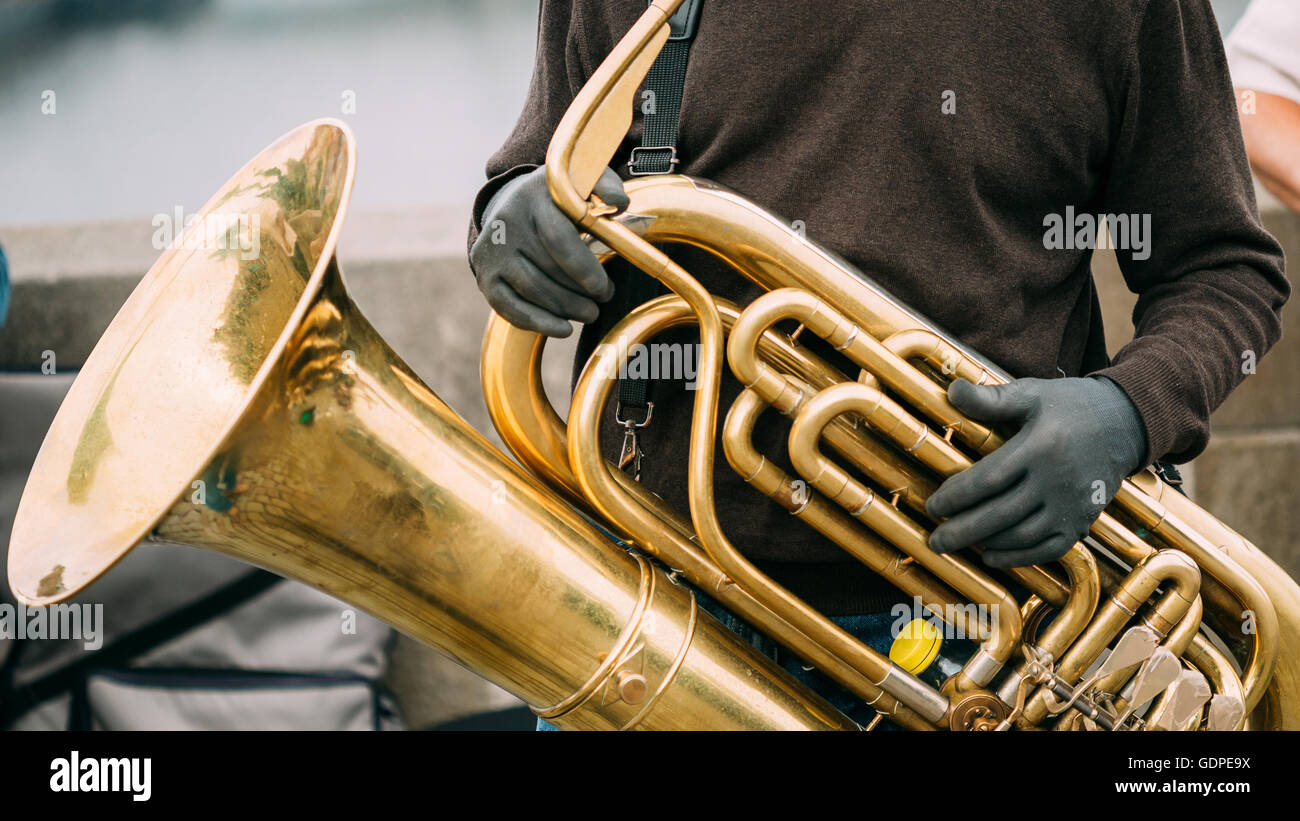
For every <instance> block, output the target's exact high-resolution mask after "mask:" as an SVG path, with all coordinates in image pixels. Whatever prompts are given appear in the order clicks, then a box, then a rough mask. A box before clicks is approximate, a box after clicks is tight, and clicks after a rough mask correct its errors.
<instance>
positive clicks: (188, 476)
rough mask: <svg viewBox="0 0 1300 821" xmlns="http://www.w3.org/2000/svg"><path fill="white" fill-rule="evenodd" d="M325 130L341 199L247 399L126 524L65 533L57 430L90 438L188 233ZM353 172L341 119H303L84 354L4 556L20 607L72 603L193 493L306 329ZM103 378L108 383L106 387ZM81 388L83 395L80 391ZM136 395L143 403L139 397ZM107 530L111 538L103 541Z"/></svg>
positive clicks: (64, 454)
mask: <svg viewBox="0 0 1300 821" xmlns="http://www.w3.org/2000/svg"><path fill="white" fill-rule="evenodd" d="M320 129H332V130H333V131H334V132H336V135H335V142H336V143H337V147H338V148H339V149H340V150H341V152H342V156H338V157H336V159H337V160H341V161H342V162H343V163H344V167H343V169H342V173H341V175H340V177H341V180H340V184H339V186H338V191H337V201H336V203H332V204H334V205H335V207H334V210H333V217H332V219H331V221H330V224H329V226H328V231H327V232H325V233H324V239H323V242H321V243H320V245H319V252H318V254H317V255H316V259H315V263H314V264H313V265H312V267H311V268H310V274H309V276H308V277H307V278H306V281H305V284H304V285H303V289H302V291H301V293H300V294H298V296H297V300H296V303H295V304H294V306H293V308H292V310H291V311H290V312H289V313H288V314H287V317H286V320H285V322H284V324H283V327H282V328H281V329H280V332H279V334H278V336H277V337H276V338H275V341H274V342H273V343H272V344H271V345H270V346H269V347H268V348H267V349H266V351H265V355H264V356H263V357H262V358H261V361H260V363H259V364H258V366H257V368H256V372H255V373H253V375H252V376H251V378H250V379H249V380H248V382H247V387H246V388H245V389H244V390H243V395H242V396H241V397H239V398H238V399H236V400H233V401H232V402H231V403H230V404H229V405H228V407H226V408H225V409H224V411H223V416H224V419H223V421H221V422H220V423H219V424H216V425H211V426H209V430H207V431H205V432H203V435H202V436H201V439H202V441H201V442H199V443H198V444H196V445H195V446H194V447H193V448H191V449H190V450H189V452H188V453H187V454H186V455H185V457H184V458H183V459H182V460H181V461H179V462H177V463H175V464H173V465H172V466H170V467H168V468H166V469H164V473H165V474H166V475H165V476H160V477H158V478H157V480H156V481H153V482H152V485H153V487H154V489H152V490H150V491H148V492H146V493H144V494H143V497H142V498H136V499H133V500H132V503H131V507H132V509H133V510H134V511H136V512H134V513H132V511H129V510H128V511H125V512H124V513H125V515H124V516H123V517H122V518H123V519H125V520H126V521H125V522H123V523H122V526H120V527H116V528H114V527H104V528H96V529H95V531H94V535H92V533H91V531H90V529H89V528H87V529H85V530H84V534H85V537H86V539H87V541H80V540H78V539H76V538H73V539H69V538H67V537H68V529H67V528H63V527H60V518H61V517H63V516H69V515H70V514H71V513H72V509H73V502H71V501H70V500H69V499H68V498H63V499H61V500H60V499H59V498H58V497H57V496H53V495H51V493H49V489H50V488H51V487H53V486H54V485H55V484H57V483H56V482H52V481H51V479H50V477H51V476H63V475H67V476H68V477H71V475H72V472H73V471H75V470H76V467H75V465H74V464H73V463H72V462H71V461H70V460H69V458H68V448H67V443H66V442H63V443H60V442H57V441H54V440H55V439H56V437H58V432H60V431H67V430H79V431H81V432H82V434H83V435H82V438H83V439H84V432H85V430H86V428H87V427H88V424H89V422H90V420H91V418H92V417H93V416H94V415H95V414H96V413H98V412H101V411H102V410H103V407H102V405H103V401H104V396H105V395H106V392H107V387H108V386H111V385H112V382H113V380H115V379H116V377H115V376H114V377H112V378H111V379H110V378H109V377H108V376H107V375H108V374H109V373H111V372H114V371H115V369H119V368H120V367H121V366H122V364H123V362H124V360H125V359H126V358H127V357H128V356H130V355H131V354H132V353H134V351H135V346H136V345H137V344H138V343H139V342H140V341H141V340H142V339H144V335H145V333H146V332H147V329H148V328H149V326H150V325H151V323H152V321H153V318H154V313H155V310H157V309H158V308H159V304H160V303H159V296H160V295H161V294H162V293H163V292H165V291H166V290H167V289H168V288H176V287H178V286H180V285H181V284H182V283H180V282H178V281H176V280H177V279H178V271H177V270H175V269H174V267H173V264H172V263H173V260H174V258H175V256H176V254H177V253H178V250H177V249H178V248H183V247H185V240H186V237H188V236H189V235H190V231H191V230H201V229H199V228H197V227H196V226H202V225H204V224H205V220H206V219H207V218H208V217H209V216H210V215H212V214H214V213H215V212H216V211H217V209H218V208H219V207H220V205H221V204H222V203H223V202H225V201H226V200H227V199H229V198H230V197H231V196H232V194H234V193H238V192H240V191H241V190H244V186H245V185H246V184H247V185H252V184H253V183H254V182H255V178H256V177H257V176H258V175H262V176H265V172H266V171H267V170H268V169H270V168H278V167H279V166H280V165H282V164H285V163H287V161H288V160H291V159H295V158H294V157H291V156H286V157H283V158H282V159H281V161H280V162H277V163H271V160H272V159H273V158H275V157H276V156H277V154H279V153H282V152H284V151H285V149H286V147H287V146H293V145H295V144H299V143H301V144H306V145H310V144H311V142H312V138H314V137H315V136H317V135H318V134H319V132H320ZM355 175H356V141H355V138H354V135H353V133H352V129H351V128H350V127H349V126H348V125H347V124H346V123H345V122H343V121H341V120H338V119H335V118H332V117H325V118H320V119H316V120H312V121H310V122H307V123H304V124H302V125H300V126H298V127H296V128H294V129H292V130H290V131H288V132H286V133H285V134H283V135H281V136H280V137H279V138H278V139H276V140H275V141H273V142H272V143H270V144H269V145H268V146H266V147H265V148H264V149H262V150H261V151H259V152H258V153H257V155H256V156H254V157H253V158H252V159H251V160H249V161H248V162H247V163H246V164H245V165H244V166H243V167H242V168H241V169H240V170H239V171H238V172H236V173H235V174H234V175H232V176H231V177H230V179H229V180H227V181H226V183H225V184H223V185H222V186H221V188H219V189H218V191H217V192H216V193H215V194H214V195H213V196H212V197H211V198H210V199H209V200H208V201H207V203H206V204H204V206H203V208H202V209H200V211H199V212H197V214H196V215H195V216H196V219H195V220H194V222H193V224H192V225H191V224H188V223H187V226H186V228H185V230H184V232H183V233H181V234H180V236H179V237H178V238H177V241H176V243H175V247H173V248H169V249H168V250H166V251H164V252H163V253H162V255H160V256H159V258H158V259H157V260H156V261H155V262H154V264H153V265H152V266H151V267H150V268H149V271H148V272H147V273H146V274H145V275H144V277H143V278H142V279H141V281H140V282H139V284H137V286H136V288H135V289H134V290H133V291H132V293H131V296H130V297H128V299H127V301H126V302H125V303H124V304H123V306H122V308H121V309H120V310H119V311H118V314H117V315H116V316H115V317H114V319H113V321H112V322H111V323H110V324H109V327H108V329H107V330H106V331H105V332H104V335H103V336H102V337H101V338H100V340H99V342H98V343H97V344H96V346H95V348H94V349H93V350H92V351H91V353H90V355H89V356H88V357H87V358H86V361H85V364H84V365H83V366H82V368H81V370H80V372H79V373H78V375H77V378H76V379H75V380H74V383H73V386H72V388H71V389H70V390H69V392H68V395H67V397H66V398H65V399H64V402H63V404H62V405H61V406H60V408H59V410H58V413H57V414H56V416H55V419H54V422H53V424H52V425H51V427H50V430H49V431H48V432H47V434H46V437H45V440H44V442H43V443H42V445H41V449H40V452H39V453H38V455H37V458H36V461H35V463H34V465H33V468H32V470H31V472H30V473H29V475H28V480H27V484H26V486H25V488H24V491H23V496H22V499H21V500H20V502H19V506H18V511H17V514H16V516H15V519H14V525H13V531H12V535H11V540H10V545H9V554H8V581H9V586H10V589H11V590H12V591H13V593H14V595H15V596H16V597H17V598H18V600H19V601H21V602H22V603H24V604H25V605H27V606H31V607H37V606H44V605H49V604H54V603H57V602H59V601H62V600H64V599H67V598H69V597H71V596H73V595H75V594H77V593H79V592H80V591H82V590H83V589H85V588H86V587H87V586H89V585H90V584H91V583H93V582H94V581H95V580H96V579H98V578H99V577H100V576H101V575H103V574H104V573H105V572H107V571H108V570H109V569H110V568H112V567H113V566H114V565H115V564H116V563H117V562H118V561H120V560H121V559H122V558H123V557H124V556H126V554H128V553H129V552H130V551H131V550H132V549H133V548H134V547H135V546H136V545H138V544H139V543H140V542H141V541H143V540H144V539H145V538H146V537H147V536H148V535H149V534H150V533H151V532H152V531H153V529H154V528H155V527H156V526H157V525H158V523H159V522H160V521H161V520H162V518H163V517H164V516H166V515H167V513H168V511H169V510H170V509H171V508H172V507H173V506H174V505H175V504H176V502H177V501H178V500H179V499H180V498H181V497H182V494H184V493H185V492H186V491H187V490H188V489H189V488H190V486H191V483H192V482H193V481H194V480H195V477H196V476H198V475H199V474H200V473H201V472H202V471H203V469H204V466H205V465H208V464H209V463H210V462H211V461H212V460H213V459H214V458H215V457H216V456H217V454H218V453H219V452H220V449H221V448H222V446H223V444H224V443H225V442H226V441H227V439H228V438H229V437H230V434H231V433H232V431H233V430H234V429H235V428H236V427H237V426H238V425H239V424H240V421H241V419H242V417H243V416H244V414H245V412H246V411H247V410H248V408H249V407H250V406H251V405H252V404H253V403H254V402H255V401H256V397H257V395H258V393H259V391H260V390H261V389H262V387H263V386H264V385H265V384H266V383H267V381H268V379H269V377H270V374H271V372H272V370H273V369H274V368H275V367H276V364H277V363H278V362H279V361H280V360H281V358H282V356H283V354H284V351H285V349H286V347H287V346H288V345H289V344H290V342H291V340H292V338H293V335H294V333H295V331H296V330H297V328H298V327H299V326H300V325H301V324H302V321H303V318H304V316H305V314H306V312H307V311H308V310H309V309H310V307H311V305H312V303H313V302H314V301H315V299H316V297H317V296H318V295H319V293H320V292H321V289H322V286H323V284H324V282H325V280H326V277H327V276H328V275H329V273H330V268H331V264H332V262H333V258H334V255H335V253H336V251H337V245H338V238H339V234H340V233H341V231H342V228H343V224H344V222H345V221H346V216H347V210H348V206H349V204H350V200H351V193H352V186H353V183H354V180H355ZM184 265H185V263H180V269H181V270H183V268H184ZM168 276H170V277H172V279H171V280H170V281H167V282H166V283H160V279H162V278H164V277H168ZM133 314H138V315H136V316H133ZM132 339H134V341H133V342H131V346H130V348H129V349H126V348H125V344H124V343H127V342H128V341H131V340H132ZM105 382H107V383H108V385H107V386H106V385H105V384H104V383H105ZM79 384H80V385H81V386H82V388H83V389H81V390H79V389H78V385H79ZM164 398H165V397H159V399H164ZM140 399H141V401H142V402H143V398H140ZM69 481H70V479H69ZM42 486H44V487H42ZM42 490H44V491H45V492H41V491H42ZM101 533H106V535H103V536H101V535H99V534H101Z"/></svg>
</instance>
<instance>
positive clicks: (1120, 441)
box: [925, 377, 1147, 567]
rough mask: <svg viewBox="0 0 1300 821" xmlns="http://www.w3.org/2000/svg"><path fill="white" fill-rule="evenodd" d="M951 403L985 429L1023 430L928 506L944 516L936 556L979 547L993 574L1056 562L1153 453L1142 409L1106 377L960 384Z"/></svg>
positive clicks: (934, 541) (934, 542) (934, 544)
mask: <svg viewBox="0 0 1300 821" xmlns="http://www.w3.org/2000/svg"><path fill="white" fill-rule="evenodd" d="M948 398H949V399H950V400H951V401H952V403H953V404H954V405H955V406H957V408H958V410H961V411H962V412H963V413H965V414H966V415H968V416H970V417H972V418H974V419H978V420H980V421H981V422H1011V423H1019V424H1020V425H1021V427H1020V431H1019V432H1018V433H1017V434H1016V435H1015V436H1013V437H1012V438H1011V439H1010V440H1009V441H1007V442H1006V444H1004V445H1003V446H1002V447H1000V448H998V449H997V450H995V451H993V452H992V453H990V454H988V455H987V456H985V457H984V458H982V459H980V460H979V461H978V462H976V463H975V464H974V465H972V466H971V467H970V468H969V469H967V470H964V471H962V472H961V473H958V474H956V475H955V476H951V477H949V478H948V480H947V481H945V482H944V483H943V484H942V485H940V486H939V489H938V490H936V491H935V492H934V493H933V494H932V495H931V496H930V498H929V500H928V501H927V502H926V504H925V509H926V511H927V512H929V513H930V515H932V516H936V517H946V518H947V521H945V522H943V523H942V524H940V525H939V526H938V527H937V528H935V530H934V532H933V533H932V534H931V535H930V547H931V548H932V549H934V550H935V551H936V552H939V553H951V552H952V551H954V550H959V549H961V548H963V547H968V546H970V545H974V544H978V545H981V546H983V547H984V548H986V550H985V553H984V563H985V564H987V565H988V566H990V567H1023V566H1026V565H1031V564H1042V563H1044V562H1049V561H1055V560H1056V559H1059V558H1061V557H1062V556H1064V555H1065V553H1066V552H1067V551H1068V550H1069V549H1070V547H1071V546H1073V545H1074V543H1075V542H1076V541H1078V540H1079V539H1081V538H1083V536H1084V534H1086V533H1087V532H1088V528H1089V526H1090V525H1091V524H1092V523H1093V522H1094V521H1096V519H1097V516H1099V515H1100V514H1101V511H1102V509H1103V508H1104V507H1105V506H1106V505H1107V503H1109V502H1110V500H1111V497H1113V496H1114V495H1115V492H1116V491H1117V490H1118V489H1119V485H1120V482H1122V481H1123V480H1124V478H1125V477H1127V476H1128V475H1129V474H1131V473H1133V472H1134V471H1136V470H1137V469H1138V468H1139V467H1141V466H1142V460H1143V457H1144V456H1145V455H1146V448H1147V443H1146V428H1145V426H1144V425H1143V423H1142V418H1141V417H1140V416H1139V415H1138V412H1137V408H1135V407H1134V406H1133V403H1132V402H1131V401H1130V400H1129V398H1128V396H1127V395H1126V394H1125V393H1124V391H1123V390H1122V389H1121V388H1120V387H1119V386H1118V385H1116V384H1115V383H1114V382H1111V381H1110V380H1109V379H1106V378H1104V377H1085V378H1072V379H1019V380H1016V381H1015V382H1011V383H1009V384H1006V385H992V386H984V387H976V386H975V385H972V384H971V383H970V382H967V381H966V380H964V379H959V380H957V381H955V382H953V383H952V385H951V386H949V389H948Z"/></svg>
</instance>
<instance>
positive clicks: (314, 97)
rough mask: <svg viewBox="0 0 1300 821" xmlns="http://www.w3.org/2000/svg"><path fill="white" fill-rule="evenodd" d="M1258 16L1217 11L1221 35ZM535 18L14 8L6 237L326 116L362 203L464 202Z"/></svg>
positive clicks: (199, 187)
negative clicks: (343, 132) (348, 130)
mask: <svg viewBox="0 0 1300 821" xmlns="http://www.w3.org/2000/svg"><path fill="white" fill-rule="evenodd" d="M1245 5H1246V0H1218V1H1217V2H1216V3H1215V7H1216V10H1217V12H1218V15H1219V19H1220V22H1221V23H1222V25H1223V27H1224V29H1225V31H1226V30H1227V29H1228V28H1229V27H1230V26H1231V24H1232V23H1233V22H1235V21H1236V19H1237V17H1238V16H1240V14H1241V11H1242V10H1243V9H1244V8H1245ZM51 9H63V10H64V11H63V13H62V14H59V15H55V16H54V19H53V20H43V19H37V18H38V17H39V16H41V15H48V14H49V12H50V10H51ZM536 15H537V3H536V0H455V1H452V0H441V1H433V0H423V1H421V0H170V2H169V1H168V0H161V2H159V0H62V2H61V3H58V2H51V0H36V2H28V3H17V4H15V3H12V2H7V1H6V0H0V169H2V170H0V192H3V193H2V194H0V224H6V223H34V222H47V221H53V222H62V221H75V220H86V219H100V218H110V217H136V216H149V215H152V214H155V213H160V212H166V213H170V212H171V211H172V209H173V208H174V207H175V206H176V205H177V204H179V205H182V206H184V207H185V208H186V209H197V208H198V207H199V206H201V205H202V204H203V203H204V202H205V201H206V200H207V197H208V196H209V195H210V194H211V193H212V192H213V191H215V190H216V189H217V188H218V186H220V185H221V183H223V182H224V181H225V180H226V178H227V177H228V176H229V175H230V174H231V173H233V172H234V171H235V170H236V169H238V168H239V167H240V166H242V165H243V164H244V162H245V161H247V160H248V159H249V158H251V157H252V156H253V154H255V153H256V152H257V151H258V150H259V149H261V148H262V147H263V146H264V145H266V144H267V143H269V142H270V141H271V140H272V139H274V138H275V137H277V136H279V135H280V134H281V133H283V132H284V131H287V130H288V129H290V128H292V127H293V126H295V125H297V124H299V123H301V122H304V121H306V120H309V119H312V118H315V117H320V116H326V115H333V116H341V117H342V118H343V119H345V120H347V121H348V122H349V123H350V124H351V125H352V127H353V129H354V130H355V131H356V134H357V140H358V142H359V146H360V148H359V153H360V169H359V173H358V177H357V186H356V192H355V200H354V202H355V206H356V207H358V208H368V207H375V208H391V207H400V206H403V205H411V204H429V203H433V204H443V203H467V202H469V200H470V199H471V198H472V197H473V194H474V192H475V191H476V190H477V188H478V186H479V184H480V183H481V181H482V168H483V164H484V161H485V160H486V158H487V156H488V155H489V154H490V153H491V152H492V151H493V150H494V149H495V148H496V146H498V145H499V144H500V143H501V141H502V140H503V139H504V138H505V135H506V134H507V133H508V132H509V129H510V127H511V125H513V123H514V120H515V117H516V116H517V114H518V109H519V106H520V105H521V103H522V100H523V96H524V92H525V90H526V88H527V83H528V77H529V73H530V69H531V65H532V58H533V51H534V44H535V34H536V31H535V29H536ZM47 90H49V91H53V92H54V95H55V96H54V102H55V106H56V108H55V112H56V113H55V114H53V115H47V114H43V113H42V95H43V93H44V92H46V91H47ZM347 90H351V91H353V92H355V95H356V113H355V114H343V113H342V111H341V106H342V95H343V94H344V92H345V91H347Z"/></svg>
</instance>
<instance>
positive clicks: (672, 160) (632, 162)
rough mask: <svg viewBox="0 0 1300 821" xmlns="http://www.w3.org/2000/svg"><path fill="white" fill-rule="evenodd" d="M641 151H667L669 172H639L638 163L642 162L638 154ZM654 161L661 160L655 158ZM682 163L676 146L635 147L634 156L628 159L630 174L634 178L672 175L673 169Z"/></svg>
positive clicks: (647, 159)
mask: <svg viewBox="0 0 1300 821" xmlns="http://www.w3.org/2000/svg"><path fill="white" fill-rule="evenodd" d="M639 151H667V152H668V170H667V171H642V170H639V169H638V168H637V163H638V162H641V160H639V159H638V157H637V152H639ZM650 159H651V158H646V161H649V160H650ZM653 159H656V160H659V159H661V158H658V157H655V158H653ZM680 163H681V160H679V159H677V146H675V145H638V146H637V147H635V148H633V149H632V156H631V158H630V159H628V161H627V169H628V173H629V174H631V175H632V176H634V177H646V176H650V175H651V174H668V173H671V172H672V170H673V169H674V168H675V167H676V166H677V165H678V164H680Z"/></svg>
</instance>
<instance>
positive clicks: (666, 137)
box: [618, 0, 704, 410]
mask: <svg viewBox="0 0 1300 821" xmlns="http://www.w3.org/2000/svg"><path fill="white" fill-rule="evenodd" d="M646 5H649V2H647V4H646ZM702 5H704V0H686V2H685V3H682V5H681V6H680V7H678V9H677V11H676V12H674V13H673V16H672V17H671V18H670V19H669V21H668V23H669V26H670V28H671V29H672V33H671V34H669V36H668V42H667V43H665V44H664V48H663V51H661V52H659V56H658V57H656V58H655V61H654V64H653V65H651V66H650V73H649V75H648V76H647V77H646V91H647V96H646V97H645V98H643V100H642V103H641V116H642V130H641V145H639V146H637V147H636V148H633V149H632V156H631V158H630V159H629V160H628V163H627V167H628V173H630V174H631V175H632V176H643V175H647V174H669V173H671V172H673V171H675V170H676V168H677V163H678V160H677V123H678V119H679V118H680V117H681V112H682V86H683V85H684V84H685V83H686V59H687V57H688V56H689V55H690V50H691V41H692V40H693V39H694V38H695V31H696V29H697V28H698V27H699V22H700V6H702ZM628 268H629V271H628V278H627V291H626V294H625V297H624V304H625V306H626V310H625V311H624V313H625V314H626V313H627V312H628V311H631V310H632V309H633V308H635V307H637V306H638V305H640V304H642V303H643V302H646V301H648V300H651V299H654V298H655V297H657V296H659V294H660V293H662V292H663V287H662V286H661V285H660V284H659V281H658V280H656V279H653V278H651V277H648V276H646V275H645V274H644V273H642V272H641V271H638V270H635V269H632V267H631V266H628ZM618 401H619V404H621V405H622V406H623V407H625V408H637V409H639V410H641V409H645V408H647V407H648V406H649V404H650V381H649V380H648V379H626V378H625V379H621V380H619V383H618Z"/></svg>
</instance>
